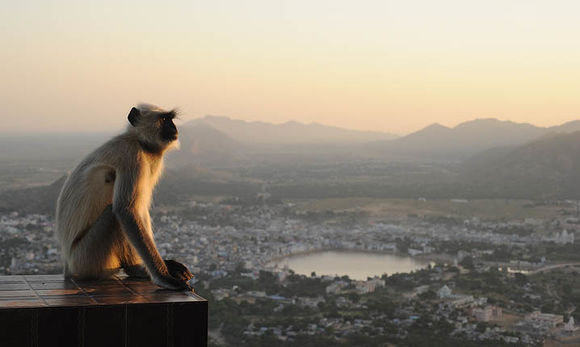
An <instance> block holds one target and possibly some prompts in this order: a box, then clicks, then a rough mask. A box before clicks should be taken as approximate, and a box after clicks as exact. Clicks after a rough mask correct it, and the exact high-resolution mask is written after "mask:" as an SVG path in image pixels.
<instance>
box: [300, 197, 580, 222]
mask: <svg viewBox="0 0 580 347" xmlns="http://www.w3.org/2000/svg"><path fill="white" fill-rule="evenodd" d="M292 202H294V203H296V204H297V207H298V209H300V210H304V211H314V212H322V211H363V212H366V213H368V214H369V215H370V216H371V217H377V218H382V217H403V216H408V215H409V214H416V215H418V216H446V217H458V218H471V217H479V218H482V219H506V220H508V219H509V220H513V219H524V218H538V219H551V218H555V217H558V216H561V215H562V214H563V213H572V212H573V211H574V207H573V206H569V205H561V206H553V205H550V206H547V205H535V204H534V203H533V201H530V200H507V199H481V200H468V201H467V202H453V201H451V200H449V199H441V200H427V201H420V200H416V199H374V198H342V199H320V200H294V201H292Z"/></svg>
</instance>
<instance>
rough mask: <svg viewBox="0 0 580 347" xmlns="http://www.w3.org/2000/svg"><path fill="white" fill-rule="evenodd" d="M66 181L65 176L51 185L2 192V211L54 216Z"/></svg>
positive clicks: (0, 194)
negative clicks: (57, 201) (59, 195)
mask: <svg viewBox="0 0 580 347" xmlns="http://www.w3.org/2000/svg"><path fill="white" fill-rule="evenodd" d="M65 180H66V176H63V177H61V178H59V179H58V180H56V181H54V182H53V183H51V184H49V185H45V186H39V187H32V188H24V189H15V190H11V191H6V192H2V193H0V211H4V212H10V211H19V212H24V213H45V214H50V215H53V214H54V212H55V211H56V199H57V198H58V194H59V193H60V189H61V188H62V186H63V185H64V181H65Z"/></svg>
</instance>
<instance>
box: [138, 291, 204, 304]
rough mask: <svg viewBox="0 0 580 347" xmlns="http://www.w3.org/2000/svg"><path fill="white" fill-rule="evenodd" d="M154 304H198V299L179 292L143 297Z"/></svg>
mask: <svg viewBox="0 0 580 347" xmlns="http://www.w3.org/2000/svg"><path fill="white" fill-rule="evenodd" d="M143 296H144V297H145V298H147V300H148V301H149V302H152V303H173V302H197V301H199V300H198V299H196V298H194V297H191V296H188V295H185V294H183V293H179V292H161V293H157V294H148V295H143Z"/></svg>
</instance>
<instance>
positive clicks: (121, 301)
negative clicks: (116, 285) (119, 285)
mask: <svg viewBox="0 0 580 347" xmlns="http://www.w3.org/2000/svg"><path fill="white" fill-rule="evenodd" d="M92 299H93V300H95V301H96V302H97V303H98V304H105V305H125V304H145V303H148V302H149V301H148V300H147V298H145V297H143V296H140V295H131V296H128V295H121V296H93V297H92Z"/></svg>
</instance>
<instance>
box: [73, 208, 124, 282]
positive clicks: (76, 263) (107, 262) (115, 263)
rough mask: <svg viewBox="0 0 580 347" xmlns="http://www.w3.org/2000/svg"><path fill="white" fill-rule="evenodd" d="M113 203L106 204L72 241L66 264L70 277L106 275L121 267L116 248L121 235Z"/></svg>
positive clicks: (108, 275) (103, 276)
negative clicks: (95, 218) (96, 216)
mask: <svg viewBox="0 0 580 347" xmlns="http://www.w3.org/2000/svg"><path fill="white" fill-rule="evenodd" d="M120 228H121V227H120V225H119V222H118V221H117V218H116V217H115V215H114V214H113V209H112V205H108V206H107V207H105V209H104V210H103V212H102V213H101V215H100V216H99V217H98V218H97V220H96V221H95V223H94V224H93V225H92V226H91V227H89V228H88V229H87V230H85V231H84V232H82V233H80V234H79V235H78V236H77V238H76V239H75V240H74V241H73V244H72V247H71V253H70V257H69V259H68V261H67V264H66V265H65V266H66V267H67V268H68V269H69V271H70V274H71V275H72V276H73V277H78V278H86V279H90V278H108V277H110V276H112V275H113V274H115V273H116V272H117V271H118V270H119V267H120V265H121V264H120V261H119V258H118V257H117V255H116V253H117V252H116V251H115V249H116V248H118V247H119V243H120V240H121V238H122V235H121V229H120Z"/></svg>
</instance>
